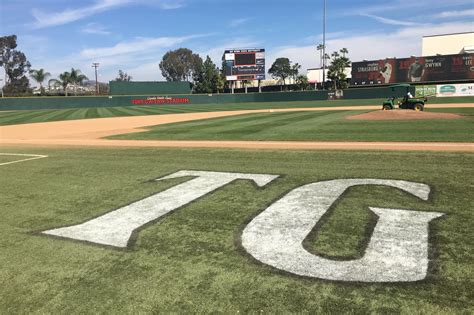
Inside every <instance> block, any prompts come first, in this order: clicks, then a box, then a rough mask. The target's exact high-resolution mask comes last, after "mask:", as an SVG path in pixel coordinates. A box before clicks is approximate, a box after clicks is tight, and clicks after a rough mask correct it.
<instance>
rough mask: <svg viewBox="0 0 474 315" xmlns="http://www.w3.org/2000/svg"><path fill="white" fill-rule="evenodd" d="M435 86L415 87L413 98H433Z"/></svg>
mask: <svg viewBox="0 0 474 315" xmlns="http://www.w3.org/2000/svg"><path fill="white" fill-rule="evenodd" d="M436 87H437V86H436V85H417V86H415V93H416V94H415V97H425V96H435V95H436V93H437V91H436Z"/></svg>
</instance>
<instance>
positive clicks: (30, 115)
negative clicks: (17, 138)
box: [0, 111, 51, 125]
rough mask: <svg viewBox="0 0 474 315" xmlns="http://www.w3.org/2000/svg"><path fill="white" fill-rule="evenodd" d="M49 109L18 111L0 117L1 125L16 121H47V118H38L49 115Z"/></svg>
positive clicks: (15, 122) (12, 123)
mask: <svg viewBox="0 0 474 315" xmlns="http://www.w3.org/2000/svg"><path fill="white" fill-rule="evenodd" d="M50 113H51V112H50V111H33V112H30V111H28V112H26V113H23V112H19V113H17V114H15V115H13V116H12V117H6V119H0V123H1V124H2V125H14V124H17V123H24V122H27V123H30V122H43V121H48V119H43V118H42V119H38V118H39V117H42V116H46V115H49V114H50Z"/></svg>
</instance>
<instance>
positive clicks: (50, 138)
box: [0, 103, 474, 152]
mask: <svg viewBox="0 0 474 315" xmlns="http://www.w3.org/2000/svg"><path fill="white" fill-rule="evenodd" d="M460 107H461V108H471V107H474V104H472V103H471V104H436V105H430V106H429V108H460ZM373 109H380V106H345V107H320V108H290V109H261V110H239V111H226V112H208V113H184V114H170V115H153V116H133V117H116V118H100V119H85V120H72V121H59V122H48V123H34V124H23V125H13V126H0V145H20V146H35V145H38V146H71V145H72V146H100V147H118V146H120V147H122V146H127V147H189V148H241V149H286V150H295V149H298V150H302V149H304V150H317V149H345V150H410V151H450V152H474V144H473V143H433V142H422V143H419V142H417V143H413V142H311V141H304V142H303V141H297V142H295V141H143V140H107V139H101V138H103V137H107V136H111V135H116V134H124V133H131V132H141V131H143V130H145V129H144V128H145V127H147V126H156V125H163V124H170V123H176V122H184V121H192V120H201V119H210V118H218V117H227V116H236V115H244V114H251V113H269V112H294V111H327V110H334V111H337V110H373Z"/></svg>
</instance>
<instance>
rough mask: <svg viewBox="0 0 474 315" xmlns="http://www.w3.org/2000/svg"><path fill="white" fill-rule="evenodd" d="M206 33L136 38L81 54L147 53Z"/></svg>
mask: <svg viewBox="0 0 474 315" xmlns="http://www.w3.org/2000/svg"><path fill="white" fill-rule="evenodd" d="M203 36H206V35H191V36H183V37H157V38H143V37H140V38H136V39H134V40H131V41H126V42H121V43H118V44H116V45H114V46H112V47H100V48H87V49H84V50H82V51H81V52H80V56H81V57H83V58H87V59H97V58H107V57H115V56H119V55H130V54H137V53H138V54H145V53H149V52H150V51H152V50H157V49H160V48H169V47H172V46H175V45H178V44H181V43H183V42H185V41H187V40H190V39H194V38H198V37H203Z"/></svg>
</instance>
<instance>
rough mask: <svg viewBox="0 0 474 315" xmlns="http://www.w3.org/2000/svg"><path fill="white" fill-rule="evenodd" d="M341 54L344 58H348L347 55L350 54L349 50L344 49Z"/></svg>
mask: <svg viewBox="0 0 474 315" xmlns="http://www.w3.org/2000/svg"><path fill="white" fill-rule="evenodd" d="M339 52H340V53H341V54H342V57H344V58H346V54H348V53H349V50H347V48H342V49H341V50H340V51H339Z"/></svg>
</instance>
